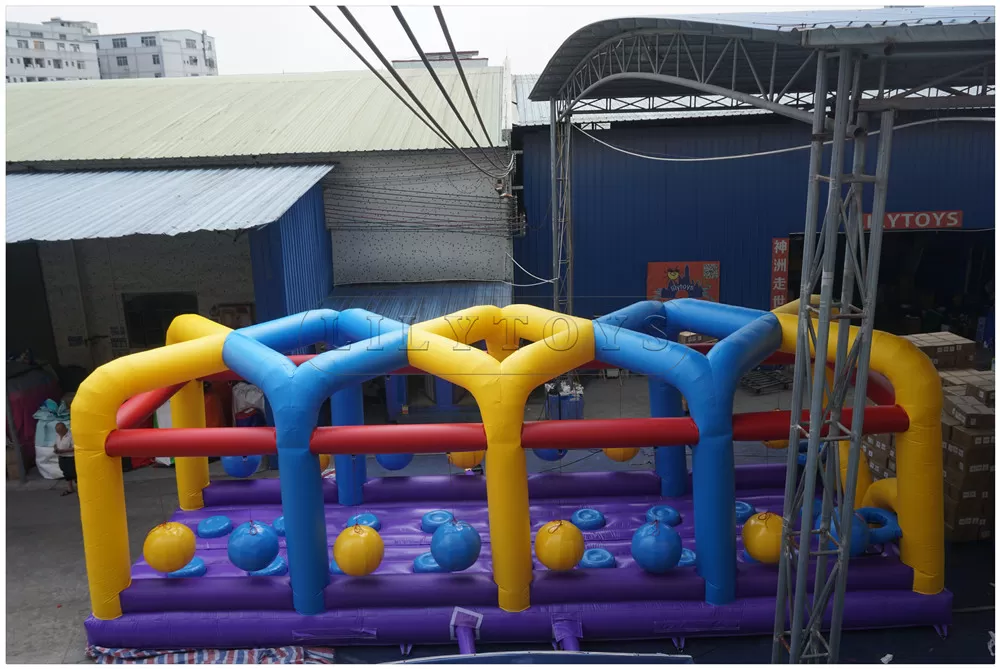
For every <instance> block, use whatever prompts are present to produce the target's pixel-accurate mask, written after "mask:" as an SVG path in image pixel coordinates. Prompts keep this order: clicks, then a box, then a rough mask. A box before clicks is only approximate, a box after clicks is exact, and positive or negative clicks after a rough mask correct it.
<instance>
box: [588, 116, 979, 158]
mask: <svg viewBox="0 0 1000 669" xmlns="http://www.w3.org/2000/svg"><path fill="white" fill-rule="evenodd" d="M956 121H983V122H988V123H996V119H994V118H992V117H988V116H950V117H944V118H931V119H924V120H922V121H914V122H912V123H904V124H903V125H897V126H896V127H894V128H893V131H896V130H905V129H906V128H912V127H914V126H918V125H927V124H930V123H948V122H956ZM573 129H574V130H576V131H577V132H579V133H581V134H583V135H584V136H585V137H588V138H589V139H592V140H593V141H595V142H597V143H598V144H600V145H602V146H606V147H607V148H609V149H611V150H612V151H617V152H619V153H624V154H625V155H628V156H632V157H633V158H642V159H644V160H655V161H658V162H665V163H707V162H713V161H719V160H740V159H742V158H759V157H761V156H773V155H777V154H779V153H789V152H791V151H802V150H804V149H808V148H809V147H810V146H812V145H811V144H803V145H802V146H789V147H786V148H784V149H772V150H770V151H757V152H756V153H742V154H739V155H734V156H711V157H706V158H682V157H673V156H654V155H648V154H643V153H635V152H634V151H629V150H628V149H623V148H621V147H619V146H614V145H613V144H609V143H607V142H605V141H604V140H602V139H598V138H597V137H594V136H593V135H591V134H590V133H589V132H587V131H586V130H583V129H582V128H580V127H578V126H575V125H574V126H573ZM880 132H881V130H873V131H872V132H869V133H868V135H867V136H868V137H873V136H875V135H877V134H879V133H880ZM829 144H833V140H829V141H826V142H823V145H824V146H826V145H829Z"/></svg>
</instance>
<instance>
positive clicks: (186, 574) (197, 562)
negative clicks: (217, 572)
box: [167, 557, 208, 578]
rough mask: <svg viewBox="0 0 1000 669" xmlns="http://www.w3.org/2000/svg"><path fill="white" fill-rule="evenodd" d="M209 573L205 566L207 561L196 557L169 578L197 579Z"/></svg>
mask: <svg viewBox="0 0 1000 669" xmlns="http://www.w3.org/2000/svg"><path fill="white" fill-rule="evenodd" d="M207 571H208V567H206V566H205V561H204V560H202V559H201V558H200V557H196V558H194V559H193V560H191V561H190V562H188V563H187V564H186V565H184V566H183V567H181V568H180V569H178V570H177V571H172V572H170V573H168V574H167V578H197V577H199V576H204V575H205V572H207Z"/></svg>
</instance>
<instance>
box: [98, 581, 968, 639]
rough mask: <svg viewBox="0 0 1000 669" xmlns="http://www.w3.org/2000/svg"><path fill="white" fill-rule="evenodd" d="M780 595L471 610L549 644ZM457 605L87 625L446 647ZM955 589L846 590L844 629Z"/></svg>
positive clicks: (728, 623) (730, 609)
mask: <svg viewBox="0 0 1000 669" xmlns="http://www.w3.org/2000/svg"><path fill="white" fill-rule="evenodd" d="M774 601H775V600H774V596H773V595H771V596H769V597H753V598H749V599H742V600H739V601H737V602H735V603H733V604H729V605H726V606H712V605H710V604H705V603H703V602H671V601H667V602H653V601H650V602H628V603H621V602H619V603H609V604H577V605H562V606H532V607H531V608H530V609H528V610H527V611H522V612H521V613H505V612H503V611H500V610H498V609H495V608H484V607H474V608H472V609H470V610H472V611H474V612H476V613H480V614H482V615H483V623H482V626H481V627H480V629H479V638H478V641H479V642H480V643H508V642H542V643H545V642H550V641H551V640H552V638H553V624H554V623H557V622H560V621H563V620H567V619H569V620H574V621H577V622H579V624H580V625H581V627H582V630H583V633H584V635H585V638H584V641H587V640H591V641H597V640H628V639H657V638H664V639H667V638H670V637H681V636H683V637H695V636H736V635H754V634H771V633H772V632H773V627H774ZM453 613H454V607H432V608H416V607H414V608H391V609H341V610H336V611H327V612H325V613H322V614H320V615H317V616H301V615H299V614H297V613H295V612H292V611H235V612H208V611H206V612H172V613H129V614H126V615H124V616H122V617H121V618H116V619H115V620H97V619H95V618H93V617H91V618H88V619H87V622H86V624H85V625H86V629H87V637H88V639H89V640H90V643H92V644H97V645H101V646H109V647H126V648H241V647H261V646H283V645H289V644H307V645H311V646H344V645H395V644H418V643H424V644H438V643H440V644H448V643H455V641H454V639H453V638H452V632H451V619H452V614H453ZM950 621H951V593H950V592H947V591H945V592H941V593H939V594H937V595H918V594H916V593H914V592H906V591H900V590H891V591H881V590H873V591H867V592H852V593H848V594H847V597H846V602H845V607H844V628H845V629H849V630H850V629H877V628H886V627H916V626H924V625H926V626H928V627H931V626H933V625H940V624H949V623H950Z"/></svg>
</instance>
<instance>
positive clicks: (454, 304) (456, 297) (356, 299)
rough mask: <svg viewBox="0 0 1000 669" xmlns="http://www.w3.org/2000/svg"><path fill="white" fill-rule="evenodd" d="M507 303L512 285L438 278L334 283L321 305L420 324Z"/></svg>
mask: <svg viewBox="0 0 1000 669" xmlns="http://www.w3.org/2000/svg"><path fill="white" fill-rule="evenodd" d="M510 303H511V287H510V285H509V284H506V283H502V282H500V281H439V282H433V283H430V282H429V283H359V284H353V285H343V286H336V287H334V289H333V293H331V295H330V297H329V298H327V300H326V303H325V304H324V305H323V306H325V307H327V308H328V309H334V310H336V311H343V310H344V309H367V310H368V311H370V312H372V313H374V314H378V315H380V316H385V317H386V318H391V319H392V320H395V321H400V322H402V323H420V322H422V321H426V320H430V319H432V318H438V317H440V316H445V315H447V314H450V313H454V312H456V311H459V310H461V309H467V308H469V307H476V306H480V305H490V304H491V305H494V306H498V307H506V306H507V305H508V304H510Z"/></svg>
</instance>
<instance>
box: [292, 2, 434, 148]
mask: <svg viewBox="0 0 1000 669" xmlns="http://www.w3.org/2000/svg"><path fill="white" fill-rule="evenodd" d="M309 9H311V10H313V12H315V13H316V16H318V17H319V18H320V20H321V21H323V23H325V24H326V26H327V27H328V28H329V29H330V30H332V31H333V34H334V35H336V36H337V37H339V38H340V41H341V42H343V43H344V46H346V47H347V48H348V49H350V50H351V53H353V54H354V55H355V56H357V58H358V60H360V61H361V62H362V63H363V64H364V66H365V67H367V68H368V69H369V70H371V72H372V74H374V75H375V76H376V77H378V80H379V81H381V82H382V84H383V85H384V86H385V87H386V88H388V89H389V90H390V91H391V92H392V94H393V95H395V96H396V98H397V99H398V100H399V101H400V102H402V103H403V104H404V105H406V108H407V109H409V110H410V111H411V112H412V113H413V115H414V116H416V117H417V118H419V119H420V120H421V121H423V123H424V125H426V126H427V127H428V128H430V130H431V132H433V133H434V134H435V135H437V136H438V137H439V138H440V139H441V141H443V142H445V143H446V144H451V142H449V141H448V140H447V139H445V137H444V135H442V134H441V133H439V132H438V131H437V130H435V129H434V127H433V126H431V124H430V123H428V122H427V119H425V118H424V117H423V116H421V115H420V114H418V113H417V111H416V110H415V109H414V108H413V107H412V106H411V105H410V103H408V102H407V101H406V100H404V99H403V96H402V95H400V94H399V92H398V91H396V89H395V88H393V87H392V86H390V85H389V82H388V81H386V80H385V77H383V76H382V75H381V74H379V72H378V70H376V69H375V68H374V67H373V66H372V64H371V63H369V62H368V59H367V58H365V57H364V56H363V55H361V52H360V51H358V50H357V49H356V48H355V47H354V45H353V44H351V42H350V41H349V40H348V39H347V37H345V36H344V33H342V32H340V31H339V30H337V27H336V26H335V25H333V23H331V22H330V19H328V18H326V15H325V14H324V13H323V12H322V11H320V9H319V7H317V6H316V5H309ZM342 9H343V8H342ZM377 53H378V52H376V54H377ZM390 70H391V68H390ZM425 111H426V110H425Z"/></svg>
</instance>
